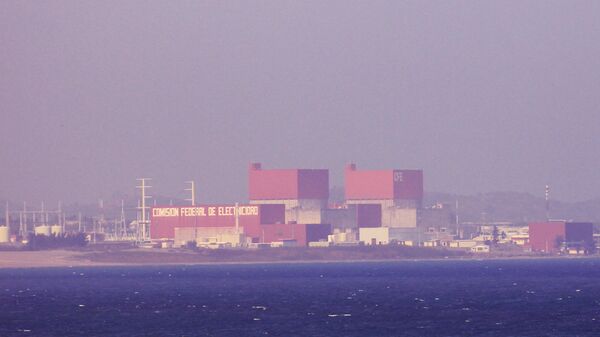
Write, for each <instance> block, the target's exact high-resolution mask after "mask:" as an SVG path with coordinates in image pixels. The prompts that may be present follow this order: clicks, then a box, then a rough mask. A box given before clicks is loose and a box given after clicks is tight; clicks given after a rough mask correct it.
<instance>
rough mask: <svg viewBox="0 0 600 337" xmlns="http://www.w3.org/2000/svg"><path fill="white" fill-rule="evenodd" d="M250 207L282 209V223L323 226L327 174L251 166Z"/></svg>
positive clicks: (327, 186)
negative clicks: (318, 224)
mask: <svg viewBox="0 0 600 337" xmlns="http://www.w3.org/2000/svg"><path fill="white" fill-rule="evenodd" d="M248 194H249V200H250V203H251V204H255V205H257V204H281V205H285V223H293V222H296V223H324V221H323V220H324V219H323V214H324V211H325V210H326V209H327V204H328V200H329V170H326V169H268V170H265V169H263V168H262V165H261V164H260V163H252V164H250V169H249V171H248Z"/></svg>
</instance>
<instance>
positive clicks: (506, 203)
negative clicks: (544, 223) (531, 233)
mask: <svg viewBox="0 0 600 337" xmlns="http://www.w3.org/2000/svg"><path fill="white" fill-rule="evenodd" d="M456 200H458V216H459V221H460V222H482V221H484V222H486V221H510V222H515V223H525V222H529V221H539V220H545V219H546V201H545V200H544V198H540V197H536V196H534V195H532V194H529V193H520V192H490V193H481V194H476V195H455V194H449V193H439V192H428V193H425V200H424V204H425V205H426V206H427V205H432V204H435V203H438V202H441V203H447V204H450V205H451V207H455V204H456ZM550 218H551V219H565V220H574V221H590V222H600V198H596V199H592V200H588V201H583V202H564V201H557V200H550Z"/></svg>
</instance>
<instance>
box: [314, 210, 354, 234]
mask: <svg viewBox="0 0 600 337" xmlns="http://www.w3.org/2000/svg"><path fill="white" fill-rule="evenodd" d="M322 220H323V221H322V222H323V223H328V224H331V228H332V230H334V231H335V230H346V229H356V228H357V226H358V225H357V222H356V205H348V207H347V208H333V209H326V210H325V211H324V213H323V219H322Z"/></svg>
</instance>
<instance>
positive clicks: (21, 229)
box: [19, 201, 27, 237]
mask: <svg viewBox="0 0 600 337" xmlns="http://www.w3.org/2000/svg"><path fill="white" fill-rule="evenodd" d="M22 214H23V226H22V227H21V228H19V235H20V236H21V237H25V234H27V202H25V201H23V212H22Z"/></svg>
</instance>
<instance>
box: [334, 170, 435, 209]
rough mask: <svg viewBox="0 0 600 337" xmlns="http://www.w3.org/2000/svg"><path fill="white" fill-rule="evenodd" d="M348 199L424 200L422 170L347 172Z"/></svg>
mask: <svg viewBox="0 0 600 337" xmlns="http://www.w3.org/2000/svg"><path fill="white" fill-rule="evenodd" d="M345 180H346V182H345V186H346V200H369V199H371V200H415V201H418V202H419V205H420V204H421V201H422V200H423V171H422V170H358V169H357V168H356V164H349V165H348V166H347V167H346V172H345Z"/></svg>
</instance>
